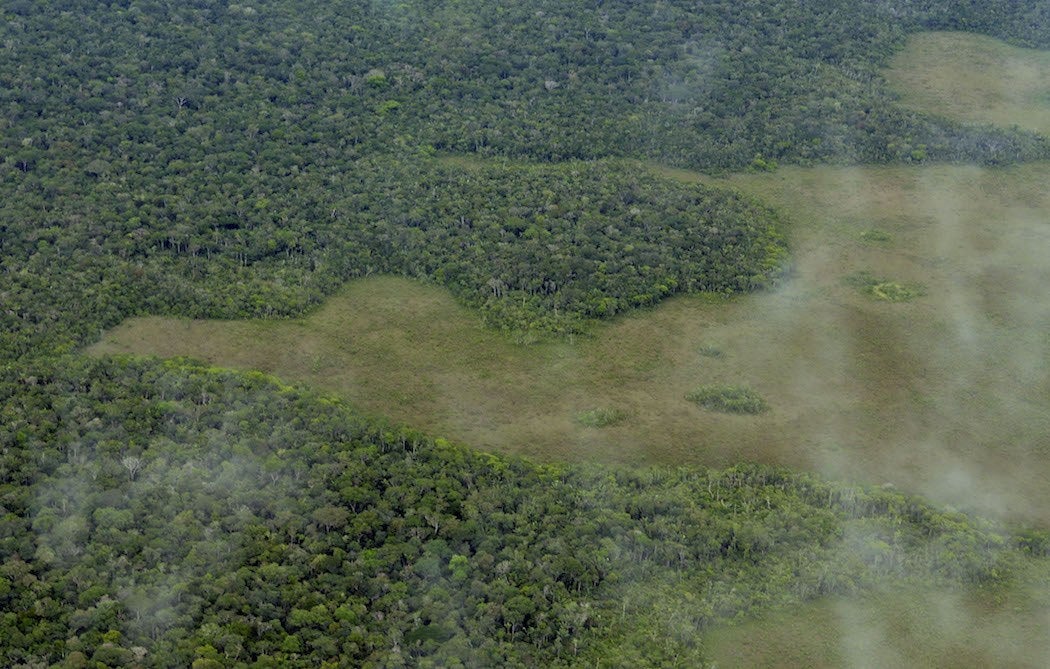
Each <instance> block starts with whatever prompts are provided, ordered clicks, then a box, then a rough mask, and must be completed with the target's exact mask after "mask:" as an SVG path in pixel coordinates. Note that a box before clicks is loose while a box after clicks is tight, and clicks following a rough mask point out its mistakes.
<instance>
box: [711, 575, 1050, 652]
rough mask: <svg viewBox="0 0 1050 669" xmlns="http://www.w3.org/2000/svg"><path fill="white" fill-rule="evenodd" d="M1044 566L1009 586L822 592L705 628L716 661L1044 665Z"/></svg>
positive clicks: (1049, 620) (1049, 611)
mask: <svg viewBox="0 0 1050 669" xmlns="http://www.w3.org/2000/svg"><path fill="white" fill-rule="evenodd" d="M1047 576H1048V575H1047V574H1042V573H1041V574H1031V575H1029V577H1028V578H1027V579H1023V580H1022V582H1019V583H1018V584H1016V585H1015V587H1013V588H1012V589H1010V590H1008V591H1006V592H982V591H969V592H954V591H949V590H936V589H930V588H926V587H918V588H915V589H901V588H897V589H892V590H886V591H883V592H877V593H869V594H866V595H863V596H857V597H854V598H844V597H835V598H830V599H820V600H816V601H813V602H811V603H808V604H804V605H802V606H798V607H794V608H792V609H791V610H790V611H782V612H778V613H773V614H770V615H767V616H763V617H761V618H759V619H755V620H748V621H746V622H744V623H742V624H739V625H736V626H727V627H721V628H719V629H716V630H714V631H713V632H711V633H710V634H709V635H708V636H707V640H706V641H707V646H708V650H709V653H710V657H711V659H712V661H714V662H715V663H716V664H717V666H718V667H719V669H761V668H766V669H773V668H781V667H812V668H813V669H835V668H838V667H930V668H942V669H962V668H966V669H985V668H986V667H998V668H1005V667H1011V668H1021V667H1026V668H1031V669H1037V668H1041V667H1046V666H1047V665H1048V663H1050V638H1048V637H1047V635H1046V630H1047V629H1048V627H1050V596H1048V595H1050V593H1048V592H1047V586H1046V582H1045V581H1046V578H1047Z"/></svg>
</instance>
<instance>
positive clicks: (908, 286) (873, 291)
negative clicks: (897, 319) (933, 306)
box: [846, 271, 926, 302]
mask: <svg viewBox="0 0 1050 669" xmlns="http://www.w3.org/2000/svg"><path fill="white" fill-rule="evenodd" d="M846 283H848V284H849V285H851V286H853V287H854V288H857V289H858V290H860V291H861V292H863V293H864V294H866V295H870V296H871V297H874V298H875V299H876V300H883V301H884V302H907V301H909V300H914V299H915V298H917V297H922V296H923V295H925V294H926V286H924V285H922V284H921V283H900V282H898V281H890V280H888V279H884V278H881V277H877V276H875V275H873V274H872V273H871V272H867V271H861V272H855V273H853V274H850V275H849V276H847V277H846Z"/></svg>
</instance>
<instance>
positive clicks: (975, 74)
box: [885, 32, 1050, 133]
mask: <svg viewBox="0 0 1050 669" xmlns="http://www.w3.org/2000/svg"><path fill="white" fill-rule="evenodd" d="M885 74H886V78H887V79H888V80H889V82H890V84H891V85H892V86H893V87H894V89H896V90H897V91H898V92H899V93H900V95H901V102H902V103H903V104H904V105H905V106H907V107H910V108H912V109H916V110H918V111H922V112H927V113H930V114H937V115H940V116H946V117H948V118H952V119H955V120H959V121H964V122H968V123H992V124H996V125H1003V126H1011V125H1017V126H1020V127H1022V128H1025V129H1027V130H1034V131H1036V132H1041V133H1050V53H1048V52H1046V51H1042V50H1037V49H1024V48H1020V47H1015V46H1011V45H1009V44H1006V43H1005V42H1002V41H999V40H996V39H993V38H991V37H985V36H983V35H975V34H972V33H954V32H933V33H920V34H917V35H913V36H912V37H911V38H910V39H909V40H908V43H907V46H906V47H905V48H904V49H903V50H901V51H900V52H899V53H898V54H897V55H896V57H895V58H894V60H893V63H892V65H891V67H890V68H889V69H888V70H887V71H886V73H885Z"/></svg>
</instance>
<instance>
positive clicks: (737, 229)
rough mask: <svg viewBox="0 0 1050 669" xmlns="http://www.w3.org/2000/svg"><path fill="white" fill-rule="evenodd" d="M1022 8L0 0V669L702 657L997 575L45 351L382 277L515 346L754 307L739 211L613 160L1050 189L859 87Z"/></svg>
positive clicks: (760, 495) (1002, 545)
mask: <svg viewBox="0 0 1050 669" xmlns="http://www.w3.org/2000/svg"><path fill="white" fill-rule="evenodd" d="M1045 12H1046V9H1045V3H1036V2H1020V3H1004V2H992V3H971V4H970V5H967V6H965V7H961V6H958V5H957V3H949V2H942V1H935V2H926V3H921V4H920V5H916V4H915V3H910V2H903V1H901V2H895V1H892V0H891V1H889V2H878V3H856V2H850V3H847V2H830V3H828V2H821V3H796V2H786V1H772V0H771V1H770V2H764V3H760V4H755V3H740V2H731V1H730V0H718V1H715V2H704V3H697V2H679V1H677V0H674V1H671V2H663V3H640V2H629V1H628V0H614V1H609V2H601V3H598V5H597V6H596V5H595V4H594V3H589V2H587V3H585V2H579V1H575V0H573V1H570V2H561V1H559V2H554V1H553V0H528V1H526V2H518V3H509V4H508V3H498V2H489V1H485V2H482V1H481V0H466V1H465V2H456V3H446V2H431V1H430V0H428V1H427V2H422V0H407V1H406V2H399V3H392V2H379V3H366V2H330V1H328V0H325V1H321V0H303V1H297V2H291V1H289V0H257V1H254V2H251V3H241V4H237V3H227V2H165V1H162V0H136V1H128V0H121V1H116V2H97V1H88V0H64V1H62V2H57V1H55V2H46V1H39V2H36V1H34V2H27V1H21V0H18V1H14V2H8V3H5V4H4V5H3V7H0V33H2V34H0V37H2V38H3V39H2V40H0V44H2V46H3V49H4V60H3V63H4V66H3V67H2V68H0V109H2V111H3V113H2V114H0V664H2V665H3V666H12V667H15V666H50V665H58V666H69V667H75V666H120V665H143V666H194V667H220V666H256V667H267V666H273V667H278V666H279V667H287V666H293V667H294V666H302V667H319V666H320V667H324V666H330V667H335V666H403V665H409V666H478V667H488V666H511V667H513V666H522V667H526V666H527V667H534V666H559V665H561V666H590V665H594V664H597V663H598V662H599V661H602V660H603V658H604V659H605V660H607V659H608V658H609V657H616V658H622V660H623V662H624V663H625V664H626V665H628V666H645V665H646V664H649V665H656V666H661V665H663V666H666V665H669V664H672V663H678V664H684V665H686V666H697V665H698V664H699V663H700V661H701V656H702V649H700V648H698V647H697V641H696V639H697V631H698V630H700V629H702V628H704V627H705V626H706V625H709V624H711V623H712V622H714V621H718V620H724V619H727V618H731V617H734V616H740V615H744V614H746V613H747V612H749V611H752V610H757V609H761V608H764V607H769V606H774V605H779V604H789V603H791V602H795V601H798V600H801V599H806V598H809V597H813V596H816V595H819V594H823V593H829V592H848V591H851V590H853V589H856V588H862V587H865V586H866V585H868V584H870V583H872V582H874V581H875V580H877V579H881V578H884V577H887V576H893V577H901V578H914V579H922V580H943V579H951V580H954V581H956V582H958V581H962V582H973V583H994V582H996V581H997V580H998V579H1002V578H1006V577H1007V576H1008V574H1009V573H1010V569H1011V567H1012V565H1014V564H1015V563H1016V562H1017V561H1018V560H1020V559H1021V556H1022V553H1021V552H1018V551H1014V550H1013V547H1012V543H1011V542H1012V539H1011V538H1010V537H1009V536H1008V535H1006V534H1004V533H1003V532H1001V531H1000V530H998V529H996V528H994V527H990V526H986V525H984V524H981V523H978V522H976V521H973V520H971V519H968V518H965V517H963V516H960V515H957V514H946V513H941V512H939V511H937V510H935V509H932V508H931V507H929V506H927V505H925V504H923V503H921V502H918V501H916V500H913V499H908V498H905V497H903V496H901V495H898V494H896V493H892V492H887V491H871V490H858V489H854V488H850V487H846V486H841V485H833V484H828V483H824V482H821V481H817V480H815V479H812V478H810V477H807V476H801V475H792V474H788V473H785V472H782V471H779V470H774V469H767V468H757V467H740V468H733V469H729V470H726V471H720V472H719V471H703V470H669V469H656V470H642V471H627V470H620V469H589V468H579V467H562V466H537V465H534V464H530V463H528V462H523V461H518V460H509V461H508V460H505V459H501V458H497V457H494V456H489V455H485V454H479V453H474V452H471V451H468V450H466V449H463V448H459V447H454V446H451V445H449V444H447V443H444V442H442V441H441V440H437V441H432V440H431V439H429V438H427V437H425V436H423V435H419V434H416V433H413V432H410V431H404V430H398V429H393V428H390V427H388V426H381V425H377V424H375V423H373V422H369V421H364V420H362V419H360V418H359V417H357V416H355V415H354V414H353V413H351V412H350V411H349V410H347V409H346V408H345V407H343V406H341V405H340V404H339V403H338V402H336V401H333V400H331V399H330V398H326V397H320V396H316V395H313V394H311V393H308V392H304V391H299V390H295V389H291V388H287V387H283V386H281V385H279V384H277V383H276V382H274V381H273V380H272V379H269V378H266V377H264V376H262V375H259V374H235V373H231V372H225V371H220V370H210V369H206V368H203V367H199V366H197V365H194V364H191V363H186V362H181V361H174V362H167V363H162V362H156V361H152V362H143V361H127V360H105V361H93V360H88V359H85V358H83V357H79V356H73V355H71V354H70V352H71V351H72V350H73V349H74V348H76V347H78V346H80V345H82V344H84V343H86V342H89V341H92V340H93V339H95V338H96V337H97V336H98V333H99V330H100V329H101V328H105V327H109V326H112V325H114V324H116V323H118V322H119V321H120V320H121V319H123V318H125V317H127V316H129V315H133V314H142V313H175V314H182V315H186V316H195V317H201V316H212V317H227V318H234V317H246V316H263V317H267V316H287V315H291V314H296V313H300V312H302V311H303V310H304V309H307V308H309V307H310V306H311V305H315V304H317V303H318V302H319V301H320V300H321V299H322V298H323V297H324V296H326V295H329V294H330V293H331V292H332V291H333V290H334V289H335V288H336V287H337V286H338V285H339V284H340V283H342V282H343V281H345V280H347V279H349V278H352V277H355V276H361V275H365V274H370V273H375V272H400V273H404V274H407V275H410V276H416V277H420V278H423V279H426V280H430V281H435V282H438V283H441V284H443V285H446V286H448V287H449V288H450V289H451V290H452V291H454V292H455V293H456V294H457V295H458V296H459V297H460V298H461V299H462V300H464V301H465V302H467V303H468V304H471V305H473V306H475V307H477V308H479V309H481V310H482V311H483V312H484V313H485V314H486V315H487V316H488V317H489V318H490V320H491V322H492V323H494V324H497V325H500V326H504V327H508V328H528V329H537V330H545V331H573V330H576V329H578V328H579V327H580V324H581V323H583V322H584V321H585V320H586V319H589V318H600V317H606V316H611V315H613V314H615V313H618V312H621V311H623V310H625V309H630V308H634V307H637V306H641V305H648V304H652V303H654V302H655V301H657V300H659V299H661V298H662V297H664V296H666V295H669V294H672V293H675V292H681V291H691V290H718V291H738V290H750V289H753V288H756V287H760V286H762V285H765V284H766V283H767V282H769V281H770V280H772V279H773V278H774V277H775V276H776V273H777V271H778V263H779V261H780V260H781V258H782V255H783V246H782V244H781V242H780V239H779V237H778V235H777V232H776V229H775V218H774V217H773V216H772V214H771V213H770V212H769V211H767V210H765V209H763V208H761V207H759V206H756V205H754V204H752V203H750V202H747V201H745V200H743V199H741V198H740V197H738V196H736V195H734V194H731V193H728V192H724V191H720V190H716V189H710V188H703V187H687V186H682V185H676V184H673V183H670V182H668V181H665V180H662V179H658V178H654V177H652V176H647V175H646V173H645V171H644V170H642V169H641V168H640V167H639V166H638V164H637V163H636V162H632V161H629V160H626V159H647V160H656V161H661V162H664V163H667V164H671V165H679V166H690V167H695V168H702V169H733V168H748V167H750V168H751V169H756V170H759V169H771V168H774V167H775V166H776V164H778V163H803V164H805V163H811V162H815V161H857V160H860V161H918V160H975V161H982V162H989V163H1000V162H1007V161H1011V160H1026V159H1033V158H1045V157H1047V156H1048V155H1050V151H1048V147H1047V142H1046V141H1045V139H1043V138H1040V137H1038V136H1035V135H1033V134H1030V133H1025V132H1021V131H1018V130H1004V129H994V128H986V127H961V126H958V125H956V124H952V123H949V122H947V121H943V120H939V119H931V118H927V117H924V116H922V115H919V114H914V113H911V112H906V111H903V110H901V109H899V108H898V107H896V106H895V104H894V100H893V98H892V96H891V95H890V94H889V93H887V91H886V90H885V89H884V87H883V84H882V82H881V80H880V79H879V77H878V74H877V71H878V70H877V68H878V67H879V66H880V64H881V63H883V62H884V61H885V59H886V58H887V57H888V56H889V55H890V54H891V53H892V51H893V49H894V48H896V47H897V46H898V45H899V44H900V43H901V41H902V39H903V37H904V36H905V34H906V33H908V32H911V31H915V30H920V29H923V28H961V29H968V30H980V31H984V32H989V33H991V34H994V35H998V36H1001V37H1005V38H1009V39H1013V40H1014V41H1017V42H1020V43H1026V44H1032V45H1042V46H1046V45H1048V44H1050V39H1048V35H1047V33H1046V30H1047V26H1048V25H1050V22H1048V21H1047V20H1046V18H1047V17H1046V16H1045ZM438 152H441V153H444V154H449V153H452V154H476V155H477V156H481V157H485V158H486V159H491V158H493V157H514V158H518V159H531V160H534V161H546V162H548V163H549V162H552V161H562V160H569V159H574V160H587V161H592V162H589V163H587V164H583V163H569V164H565V165H545V166H522V165H501V164H499V163H490V164H485V165H476V164H474V165H473V166H463V165H461V166H457V165H455V164H452V163H449V162H448V161H442V160H440V159H438V158H436V157H435V155H436V154H437V153H438ZM475 162H476V161H475ZM1033 537H1034V538H1033ZM1045 544H1046V542H1045V540H1043V538H1042V537H1039V536H1035V535H1031V534H1029V535H1025V537H1024V538H1023V539H1022V540H1021V546H1022V547H1023V549H1024V553H1026V554H1031V555H1042V554H1045V553H1046V550H1045ZM668 621H674V624H673V626H672V625H671V624H670V623H669V622H668ZM60 663H61V664H60Z"/></svg>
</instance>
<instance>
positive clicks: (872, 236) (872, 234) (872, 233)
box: [860, 228, 893, 244]
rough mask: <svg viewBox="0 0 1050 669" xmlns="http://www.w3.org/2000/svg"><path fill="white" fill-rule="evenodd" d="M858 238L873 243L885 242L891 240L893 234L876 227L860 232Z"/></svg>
mask: <svg viewBox="0 0 1050 669" xmlns="http://www.w3.org/2000/svg"><path fill="white" fill-rule="evenodd" d="M860 238H861V239H862V240H863V241H866V242H869V243H873V244H886V243H888V242H890V241H892V240H893V235H891V234H890V233H888V232H886V231H885V230H879V229H877V228H871V229H870V230H865V231H864V232H862V233H860Z"/></svg>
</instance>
